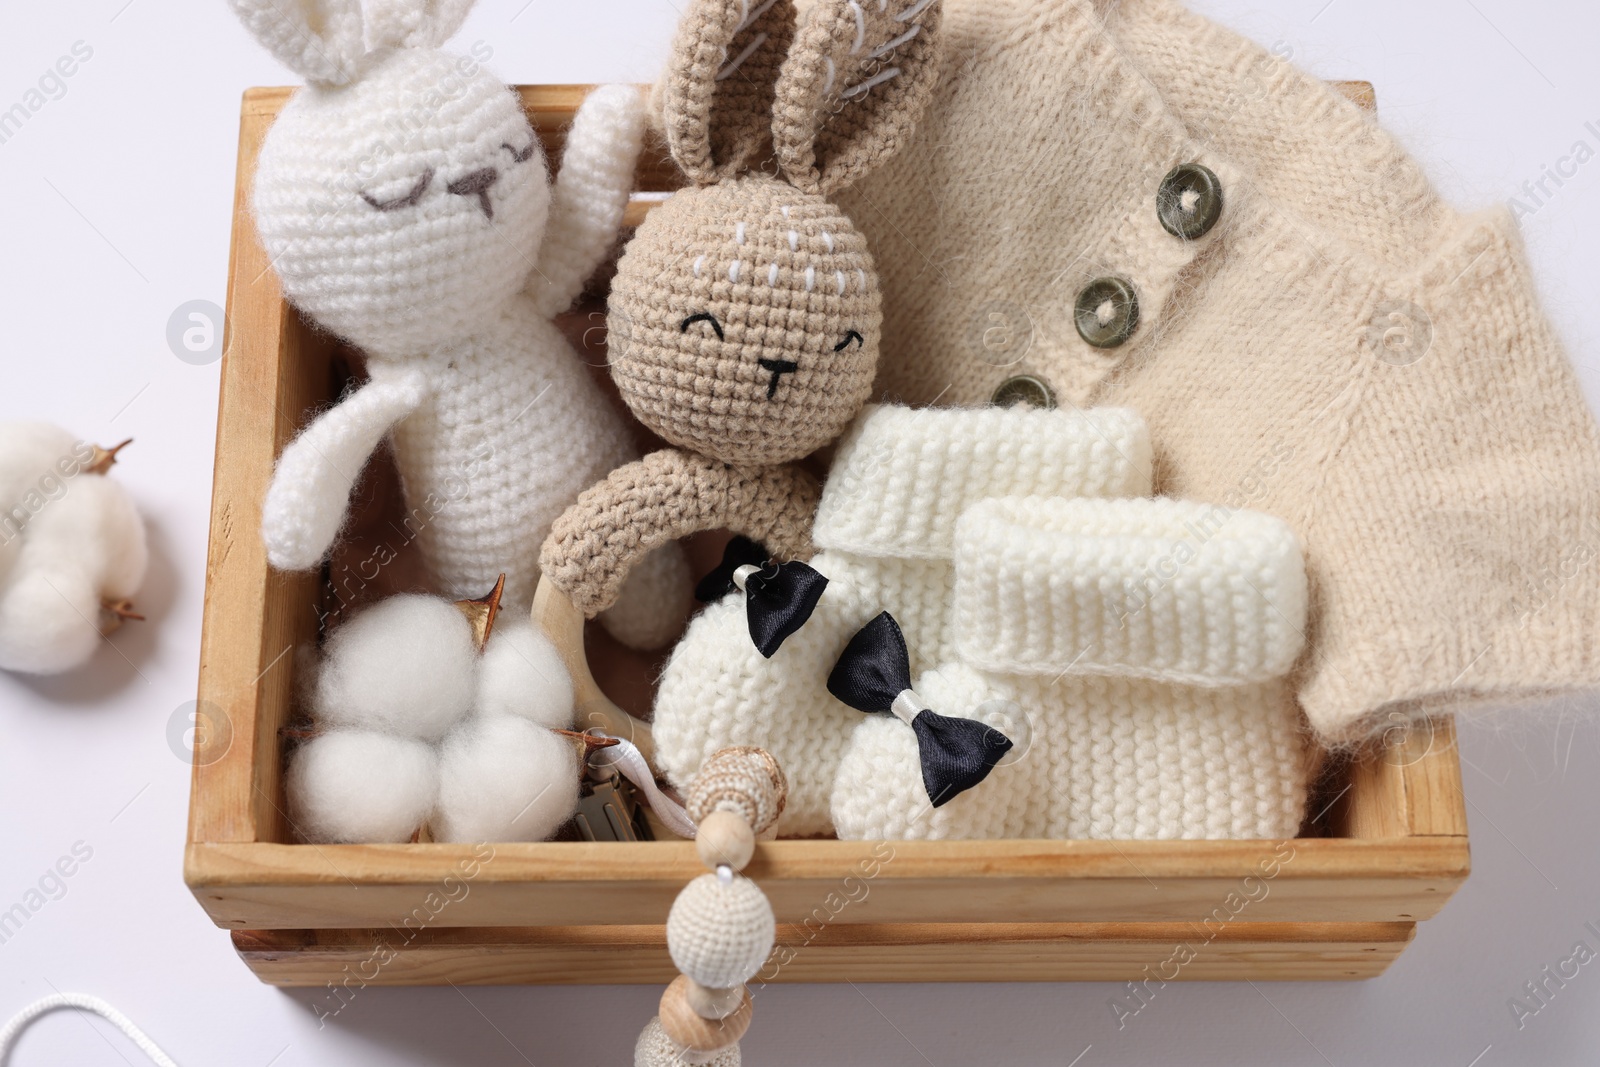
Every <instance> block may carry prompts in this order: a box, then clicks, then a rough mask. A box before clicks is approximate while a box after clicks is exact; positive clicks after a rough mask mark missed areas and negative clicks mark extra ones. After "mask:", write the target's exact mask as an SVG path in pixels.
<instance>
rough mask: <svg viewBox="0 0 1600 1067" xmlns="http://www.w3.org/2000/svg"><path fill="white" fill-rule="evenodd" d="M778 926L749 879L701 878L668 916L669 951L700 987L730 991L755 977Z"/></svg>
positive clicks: (676, 962)
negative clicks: (729, 989)
mask: <svg viewBox="0 0 1600 1067" xmlns="http://www.w3.org/2000/svg"><path fill="white" fill-rule="evenodd" d="M776 937H777V922H776V920H775V919H774V918H773V915H772V905H771V904H769V903H768V902H767V897H766V894H765V893H763V892H761V889H760V887H759V886H757V885H756V884H755V883H754V882H752V881H750V879H748V878H744V877H740V876H739V875H734V876H733V877H732V878H731V879H728V880H726V881H724V880H723V879H722V878H721V877H720V876H719V875H715V874H702V875H701V876H700V877H698V878H696V879H695V880H694V881H692V882H690V883H689V884H688V885H686V886H684V887H683V892H681V893H679V894H678V899H677V900H675V901H673V902H672V910H671V911H670V912H669V913H668V914H667V951H668V952H669V953H671V954H672V962H673V963H674V964H675V965H676V966H677V968H678V970H680V971H682V972H683V973H684V974H686V975H688V976H689V977H690V978H693V979H694V980H695V981H696V982H699V983H700V984H701V985H703V986H708V987H710V988H712V989H728V988H731V987H733V986H738V985H743V984H744V983H745V982H748V981H749V980H750V979H751V978H753V977H754V976H755V974H756V972H757V971H759V970H760V969H761V965H762V963H764V962H765V961H766V958H767V955H768V954H769V953H771V951H772V943H773V941H774V939H775V938H776Z"/></svg>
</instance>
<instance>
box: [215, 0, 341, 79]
mask: <svg viewBox="0 0 1600 1067" xmlns="http://www.w3.org/2000/svg"><path fill="white" fill-rule="evenodd" d="M229 3H230V4H232V6H233V11H234V14H236V15H238V16H239V21H240V22H242V23H244V27H245V29H247V30H249V31H250V33H251V34H252V35H253V36H254V37H255V39H256V40H257V41H259V42H261V44H262V45H263V46H264V47H265V48H266V49H267V51H269V52H271V53H272V54H273V55H275V56H277V57H278V60H279V61H280V62H281V63H283V65H284V66H286V67H288V68H289V69H290V70H292V71H294V72H295V73H296V74H298V75H300V76H301V77H302V78H304V79H305V80H306V81H307V82H311V83H314V84H319V85H348V84H349V83H350V82H353V81H355V80H356V78H357V77H359V76H360V74H361V67H362V62H363V60H364V59H365V57H366V54H367V47H366V43H365V41H364V38H363V25H362V19H361V4H360V2H359V0H229Z"/></svg>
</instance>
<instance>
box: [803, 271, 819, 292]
mask: <svg viewBox="0 0 1600 1067" xmlns="http://www.w3.org/2000/svg"><path fill="white" fill-rule="evenodd" d="M816 287H817V268H815V267H807V268H806V292H808V293H809V292H811V290H813V289H815V288H816Z"/></svg>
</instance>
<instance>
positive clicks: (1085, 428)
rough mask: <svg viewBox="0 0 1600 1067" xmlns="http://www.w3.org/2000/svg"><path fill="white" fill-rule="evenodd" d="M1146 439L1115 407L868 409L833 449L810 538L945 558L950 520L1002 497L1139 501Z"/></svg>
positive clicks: (1127, 413)
mask: <svg viewBox="0 0 1600 1067" xmlns="http://www.w3.org/2000/svg"><path fill="white" fill-rule="evenodd" d="M1150 479H1151V448H1150V435H1149V432H1148V431H1147V430H1146V429H1145V425H1144V420H1143V419H1141V418H1140V417H1139V415H1138V414H1137V413H1135V412H1133V411H1131V410H1127V409H1115V408H1105V409H1098V410H1092V411H1085V412H1081V413H1076V414H1075V416H1074V417H1073V418H1062V416H1061V415H1060V414H1059V413H1058V412H1054V411H1034V410H1030V409H1027V408H1005V409H1001V408H984V409H980V410H977V411H963V412H960V413H959V414H952V413H951V412H948V411H942V410H929V409H914V408H906V407H894V406H882V407H873V408H870V409H868V412H867V414H865V415H864V416H863V417H862V418H861V419H860V421H858V422H857V423H856V425H855V427H854V428H853V429H852V431H851V433H850V434H849V436H848V437H846V438H845V439H844V440H843V441H842V442H840V444H839V451H838V455H837V456H836V457H835V459H834V463H833V468H832V470H831V471H830V472H829V474H828V486H827V493H826V494H825V495H824V497H823V501H822V504H821V505H820V506H819V507H818V509H817V525H816V530H815V532H814V533H813V535H812V536H813V538H814V539H815V541H816V543H817V544H818V545H819V546H821V547H823V548H831V549H838V550H841V551H847V552H853V553H857V554H860V555H868V556H899V557H910V558H929V559H947V558H949V556H950V553H951V550H952V549H953V548H954V545H955V529H956V519H957V518H958V517H959V516H960V514H961V513H962V512H963V511H964V510H966V509H967V508H968V507H969V506H971V505H972V504H975V503H977V502H978V501H980V500H988V499H991V498H993V497H1002V496H1055V495H1061V496H1091V497H1122V496H1143V495H1145V494H1146V493H1148V492H1149V491H1150Z"/></svg>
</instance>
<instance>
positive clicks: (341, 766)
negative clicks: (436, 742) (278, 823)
mask: <svg viewBox="0 0 1600 1067" xmlns="http://www.w3.org/2000/svg"><path fill="white" fill-rule="evenodd" d="M285 788H286V790H287V792H288V797H289V818H290V820H291V821H292V822H293V824H294V827H295V830H296V831H297V832H298V833H299V834H300V836H301V837H303V838H305V840H307V841H310V842H313V843H318V844H366V843H371V842H384V841H389V842H394V841H410V840H411V835H412V834H414V833H415V832H416V831H417V828H418V827H420V826H421V825H422V824H423V823H424V822H426V821H427V819H428V813H429V811H430V810H431V809H432V808H433V801H434V797H435V796H436V795H437V793H438V789H439V758H438V755H437V753H436V752H435V750H434V748H433V746H432V745H428V744H424V743H423V742H421V741H416V740H413V739H411V738H406V737H395V736H394V735H393V734H384V733H375V732H372V731H367V730H330V731H329V732H327V733H325V734H322V735H321V736H318V737H313V738H312V739H311V740H309V741H307V742H306V743H305V744H303V745H301V746H300V747H299V748H298V749H296V750H295V752H294V755H293V756H292V757H290V760H289V771H288V777H287V781H286V783H285Z"/></svg>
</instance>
